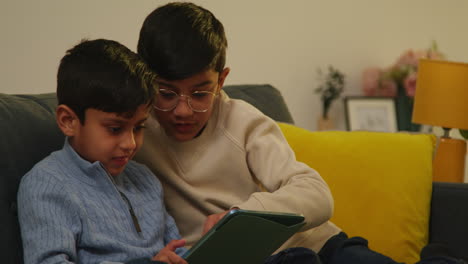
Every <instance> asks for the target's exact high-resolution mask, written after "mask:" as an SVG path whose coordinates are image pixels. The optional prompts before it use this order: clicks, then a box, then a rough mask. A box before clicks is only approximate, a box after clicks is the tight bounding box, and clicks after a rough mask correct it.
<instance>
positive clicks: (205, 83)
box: [156, 80, 213, 89]
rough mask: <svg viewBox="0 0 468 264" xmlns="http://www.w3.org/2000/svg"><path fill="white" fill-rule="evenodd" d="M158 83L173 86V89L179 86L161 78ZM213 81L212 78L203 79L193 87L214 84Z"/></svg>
mask: <svg viewBox="0 0 468 264" xmlns="http://www.w3.org/2000/svg"><path fill="white" fill-rule="evenodd" d="M156 83H157V84H158V85H162V86H167V87H169V88H172V89H174V88H177V86H175V85H173V84H170V83H167V82H165V81H161V80H157V81H156ZM212 83H213V81H211V80H206V81H202V82H200V83H197V84H195V85H194V86H193V88H199V87H203V86H206V85H208V84H212Z"/></svg>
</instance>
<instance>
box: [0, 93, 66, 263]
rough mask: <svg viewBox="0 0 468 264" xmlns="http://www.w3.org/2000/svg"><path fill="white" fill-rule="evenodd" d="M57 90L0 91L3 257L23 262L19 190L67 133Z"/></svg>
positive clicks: (5, 260)
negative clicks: (58, 116)
mask: <svg viewBox="0 0 468 264" xmlns="http://www.w3.org/2000/svg"><path fill="white" fill-rule="evenodd" d="M55 105H56V99H55V94H54V93H50V94H40V95H34V96H27V95H7V94H0V120H1V122H0V146H1V147H0V157H1V159H0V212H1V215H2V217H1V218H0V226H1V227H2V234H1V236H0V259H1V260H2V262H3V263H22V256H21V252H22V251H21V238H20V233H19V226H18V219H17V208H16V192H17V190H18V185H19V182H20V180H21V177H22V176H23V175H24V174H25V173H26V172H27V171H29V170H30V169H31V168H32V167H33V166H34V164H36V163H37V162H38V161H40V160H41V159H43V158H44V157H46V156H47V155H48V154H49V153H50V152H52V151H54V150H57V149H59V148H60V147H61V146H62V144H63V141H64V136H63V135H62V133H61V132H60V131H59V129H58V128H57V125H56V123H55V114H54V110H55Z"/></svg>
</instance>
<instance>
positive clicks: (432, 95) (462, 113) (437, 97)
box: [413, 59, 468, 129]
mask: <svg viewBox="0 0 468 264" xmlns="http://www.w3.org/2000/svg"><path fill="white" fill-rule="evenodd" d="M413 122H414V123H419V124H426V125H433V126H440V127H445V128H459V129H468V64H466V63H456V62H449V61H436V60H429V59H421V60H420V61H419V67H418V79H417V82H416V94H415V97H414V109H413Z"/></svg>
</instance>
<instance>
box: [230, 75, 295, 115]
mask: <svg viewBox="0 0 468 264" xmlns="http://www.w3.org/2000/svg"><path fill="white" fill-rule="evenodd" d="M223 90H224V91H225V92H226V93H227V94H228V95H229V97H231V98H234V99H241V100H244V101H246V102H248V103H250V104H251V105H253V106H255V107H256V108H257V109H258V110H260V111H261V112H262V113H264V114H265V115H267V116H269V117H270V118H272V119H273V120H275V121H279V122H284V123H289V124H294V120H293V118H292V116H291V114H290V113H289V109H288V106H287V105H286V102H285V101H284V99H283V96H282V95H281V92H280V91H279V90H278V89H276V88H275V87H273V86H271V85H269V84H238V85H226V86H224V87H223Z"/></svg>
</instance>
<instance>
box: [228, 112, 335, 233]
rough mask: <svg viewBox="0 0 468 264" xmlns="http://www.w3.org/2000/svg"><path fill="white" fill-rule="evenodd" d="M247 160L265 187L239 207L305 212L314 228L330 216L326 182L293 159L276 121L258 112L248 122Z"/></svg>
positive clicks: (330, 207)
mask: <svg viewBox="0 0 468 264" xmlns="http://www.w3.org/2000/svg"><path fill="white" fill-rule="evenodd" d="M245 131H246V135H245V151H246V160H247V162H248V166H249V169H250V170H251V172H252V174H253V176H254V177H255V178H256V181H258V183H259V185H260V186H261V188H263V189H266V191H262V192H256V193H253V194H252V195H251V196H250V197H249V199H248V200H246V201H245V202H243V203H241V204H238V205H234V206H237V207H239V208H242V209H250V210H266V211H281V212H292V213H297V214H302V215H304V217H305V219H306V223H307V224H306V226H305V227H304V229H309V228H313V227H316V226H319V225H320V224H322V223H324V222H326V221H327V220H329V219H330V217H331V215H332V213H333V198H332V195H331V192H330V189H329V187H328V185H327V184H326V183H325V181H324V180H323V179H322V177H321V176H320V175H319V174H318V173H317V172H316V171H315V170H314V169H312V168H310V167H309V166H307V165H306V164H304V163H301V162H298V161H297V160H296V157H295V154H294V152H293V150H292V149H291V147H290V146H289V144H288V142H287V141H286V139H285V138H284V136H283V134H282V132H281V130H280V128H279V126H278V125H277V123H276V122H275V121H273V120H271V119H270V118H268V117H266V116H259V117H258V118H255V119H253V120H251V121H250V122H249V123H248V124H247V128H246V130H245Z"/></svg>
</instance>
